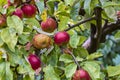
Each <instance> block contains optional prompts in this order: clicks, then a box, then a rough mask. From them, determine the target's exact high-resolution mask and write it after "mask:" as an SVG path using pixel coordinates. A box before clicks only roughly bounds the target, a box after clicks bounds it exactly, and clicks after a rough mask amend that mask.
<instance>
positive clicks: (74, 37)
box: [70, 33, 80, 48]
mask: <svg viewBox="0 0 120 80" xmlns="http://www.w3.org/2000/svg"><path fill="white" fill-rule="evenodd" d="M79 40H80V37H79V36H78V35H77V33H74V34H73V35H72V36H71V37H70V46H71V47H72V48H77V45H78V44H79Z"/></svg>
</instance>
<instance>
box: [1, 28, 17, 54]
mask: <svg viewBox="0 0 120 80" xmlns="http://www.w3.org/2000/svg"><path fill="white" fill-rule="evenodd" d="M1 38H2V40H3V41H4V42H5V43H6V44H7V46H8V47H9V49H10V50H11V51H13V52H14V51H15V46H16V44H17V39H18V36H16V31H15V30H14V29H13V28H10V29H8V28H6V29H3V30H2V32H1Z"/></svg>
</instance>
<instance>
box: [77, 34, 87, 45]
mask: <svg viewBox="0 0 120 80" xmlns="http://www.w3.org/2000/svg"><path fill="white" fill-rule="evenodd" d="M85 40H86V37H85V36H80V40H79V44H78V45H81V44H83V42H84V41H85Z"/></svg>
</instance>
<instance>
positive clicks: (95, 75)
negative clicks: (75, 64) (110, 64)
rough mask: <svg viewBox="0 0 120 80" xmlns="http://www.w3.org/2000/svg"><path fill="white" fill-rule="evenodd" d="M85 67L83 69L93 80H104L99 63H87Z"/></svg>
mask: <svg viewBox="0 0 120 80" xmlns="http://www.w3.org/2000/svg"><path fill="white" fill-rule="evenodd" d="M83 65H84V66H83V68H84V69H85V70H87V72H88V73H89V75H90V76H91V78H92V80H103V79H101V72H100V65H99V64H98V63H97V62H95V61H86V62H84V63H83Z"/></svg>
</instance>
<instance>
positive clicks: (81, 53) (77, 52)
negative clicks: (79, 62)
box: [74, 47, 89, 58]
mask: <svg viewBox="0 0 120 80" xmlns="http://www.w3.org/2000/svg"><path fill="white" fill-rule="evenodd" d="M74 54H75V55H76V56H78V57H80V58H86V57H87V56H88V54H89V53H88V51H87V50H86V49H84V48H82V47H78V48H77V49H74Z"/></svg>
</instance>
